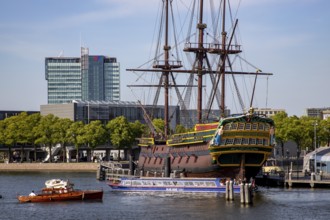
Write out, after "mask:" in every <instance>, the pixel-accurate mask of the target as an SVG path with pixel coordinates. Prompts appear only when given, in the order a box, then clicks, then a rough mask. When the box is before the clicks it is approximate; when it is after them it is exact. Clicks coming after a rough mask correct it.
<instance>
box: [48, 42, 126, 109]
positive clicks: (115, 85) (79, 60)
mask: <svg viewBox="0 0 330 220" xmlns="http://www.w3.org/2000/svg"><path fill="white" fill-rule="evenodd" d="M45 76H46V80H47V86H48V104H61V103H70V102H71V101H72V100H83V101H119V100H120V65H119V63H117V59H116V58H114V57H107V56H90V55H89V54H88V48H81V57H76V58H68V57H56V58H55V57H51V58H46V59H45Z"/></svg>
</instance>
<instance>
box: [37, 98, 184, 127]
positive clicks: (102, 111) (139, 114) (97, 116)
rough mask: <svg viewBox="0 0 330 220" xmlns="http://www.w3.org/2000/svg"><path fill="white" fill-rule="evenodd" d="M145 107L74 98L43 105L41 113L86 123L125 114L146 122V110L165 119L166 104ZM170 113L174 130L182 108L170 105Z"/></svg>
mask: <svg viewBox="0 0 330 220" xmlns="http://www.w3.org/2000/svg"><path fill="white" fill-rule="evenodd" d="M143 108H144V109H143ZM143 108H142V107H141V105H140V104H139V103H138V102H128V101H80V100H73V101H71V103H65V104H48V105H41V106H40V114H41V115H48V114H53V115H55V116H57V117H59V118H69V119H71V120H73V121H83V122H84V123H86V124H87V123H89V122H90V121H93V120H100V121H101V122H102V123H103V124H106V123H107V122H108V121H110V120H112V119H114V118H116V117H119V116H124V117H125V118H126V119H127V120H128V121H129V122H134V121H136V120H138V121H140V122H141V123H145V119H144V117H145V114H144V111H146V112H147V113H148V115H151V116H152V118H161V119H164V106H161V105H159V106H152V105H146V106H144V107H143ZM169 113H170V115H171V123H170V128H171V129H172V130H174V129H175V127H176V125H177V124H178V123H179V122H180V109H179V107H178V106H170V110H169Z"/></svg>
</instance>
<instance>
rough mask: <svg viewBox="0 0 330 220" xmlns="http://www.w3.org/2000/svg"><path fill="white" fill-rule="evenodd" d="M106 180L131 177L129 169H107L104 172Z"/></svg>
mask: <svg viewBox="0 0 330 220" xmlns="http://www.w3.org/2000/svg"><path fill="white" fill-rule="evenodd" d="M105 176H106V179H107V180H109V179H114V178H120V177H131V176H132V175H131V172H130V169H125V168H107V169H106V170H105Z"/></svg>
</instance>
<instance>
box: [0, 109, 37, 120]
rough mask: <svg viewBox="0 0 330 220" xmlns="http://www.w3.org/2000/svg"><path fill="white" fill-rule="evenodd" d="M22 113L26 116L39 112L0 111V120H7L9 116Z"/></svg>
mask: <svg viewBox="0 0 330 220" xmlns="http://www.w3.org/2000/svg"><path fill="white" fill-rule="evenodd" d="M22 112H26V113H27V114H28V115H31V114H35V113H39V111H7V110H2V111H0V120H4V119H6V118H9V117H11V116H16V115H19V114H21V113H22Z"/></svg>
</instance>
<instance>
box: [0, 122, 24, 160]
mask: <svg viewBox="0 0 330 220" xmlns="http://www.w3.org/2000/svg"><path fill="white" fill-rule="evenodd" d="M4 123H5V132H4V140H5V141H4V142H5V144H6V145H7V146H8V161H9V162H12V152H11V148H12V147H14V146H16V144H17V143H18V141H19V140H20V134H19V117H18V116H12V117H9V118H6V119H5V120H4Z"/></svg>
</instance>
